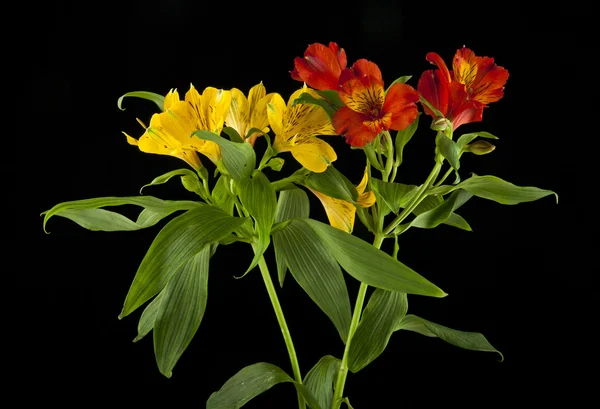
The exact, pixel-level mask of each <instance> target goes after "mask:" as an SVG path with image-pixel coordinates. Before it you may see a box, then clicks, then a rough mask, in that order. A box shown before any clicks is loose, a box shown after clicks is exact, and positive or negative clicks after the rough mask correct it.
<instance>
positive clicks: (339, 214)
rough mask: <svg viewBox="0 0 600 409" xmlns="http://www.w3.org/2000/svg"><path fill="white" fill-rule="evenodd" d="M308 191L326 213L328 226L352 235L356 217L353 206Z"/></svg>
mask: <svg viewBox="0 0 600 409" xmlns="http://www.w3.org/2000/svg"><path fill="white" fill-rule="evenodd" d="M309 189H310V188H309ZM310 191H311V192H313V193H314V194H315V195H316V196H317V197H318V198H319V200H320V201H321V203H322V204H323V207H324V208H325V213H327V218H328V219H329V224H331V225H332V226H333V227H336V228H338V229H340V230H343V231H345V232H348V233H352V229H353V228H354V218H355V215H356V208H355V207H354V205H353V204H352V203H350V202H346V201H345V200H341V199H335V198H333V197H329V196H327V195H325V194H323V193H321V192H318V191H316V190H313V189H310Z"/></svg>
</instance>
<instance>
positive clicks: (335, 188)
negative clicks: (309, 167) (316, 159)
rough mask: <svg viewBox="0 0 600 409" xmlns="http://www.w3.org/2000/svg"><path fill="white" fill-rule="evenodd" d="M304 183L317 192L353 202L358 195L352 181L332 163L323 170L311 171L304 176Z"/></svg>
mask: <svg viewBox="0 0 600 409" xmlns="http://www.w3.org/2000/svg"><path fill="white" fill-rule="evenodd" d="M305 184H306V186H307V187H309V188H311V189H314V190H316V191H317V192H321V193H324V194H326V195H327V196H329V197H333V198H336V199H341V200H345V201H347V202H350V203H353V202H354V201H355V200H356V198H357V197H358V192H357V191H356V188H355V187H354V186H353V185H352V182H350V181H349V180H348V178H347V177H346V176H344V175H343V174H342V173H341V172H340V171H339V170H337V169H336V168H335V167H333V165H329V166H328V167H327V169H326V170H325V172H321V173H314V172H311V173H310V174H309V175H308V177H307V178H306V180H305Z"/></svg>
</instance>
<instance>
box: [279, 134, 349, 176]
mask: <svg viewBox="0 0 600 409" xmlns="http://www.w3.org/2000/svg"><path fill="white" fill-rule="evenodd" d="M289 150H290V151H291V152H292V155H293V156H294V158H295V159H296V160H297V161H298V162H299V163H300V164H301V165H302V166H304V167H305V168H306V169H308V170H310V171H312V172H316V173H321V172H325V170H326V169H327V166H329V164H330V163H331V162H333V161H335V160H336V159H337V155H336V153H335V151H334V150H333V148H332V147H331V146H330V145H329V144H328V143H327V142H325V141H322V140H321V139H318V138H305V139H303V140H300V141H298V142H293V141H292V144H291V145H289Z"/></svg>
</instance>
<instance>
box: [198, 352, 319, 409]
mask: <svg viewBox="0 0 600 409" xmlns="http://www.w3.org/2000/svg"><path fill="white" fill-rule="evenodd" d="M281 382H292V383H293V384H294V386H295V387H296V390H297V391H298V392H299V393H300V394H301V395H302V397H303V398H304V399H305V401H306V403H308V405H309V407H310V408H311V409H321V406H319V403H318V402H317V400H316V399H315V398H314V397H313V396H312V394H311V393H310V392H309V391H308V389H307V388H306V387H305V386H304V385H302V384H299V383H298V382H296V381H294V380H293V379H292V378H290V376H289V375H288V374H286V373H285V372H284V371H283V370H282V369H281V368H279V367H278V366H275V365H273V364H269V363H266V362H259V363H256V364H252V365H249V366H247V367H245V368H243V369H242V370H240V371H239V372H238V373H236V374H235V375H233V376H232V377H231V378H229V380H228V381H227V382H225V384H224V385H223V386H222V387H221V389H220V390H219V391H217V392H214V393H213V394H211V395H210V397H209V398H208V401H207V402H206V409H239V408H241V407H242V406H244V405H245V404H246V403H248V402H249V401H250V400H251V399H253V398H255V397H256V396H258V395H260V394H261V393H263V392H265V391H267V390H269V389H271V388H272V387H273V386H275V385H277V384H278V383H281ZM322 409H329V408H322Z"/></svg>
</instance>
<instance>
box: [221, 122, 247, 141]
mask: <svg viewBox="0 0 600 409" xmlns="http://www.w3.org/2000/svg"><path fill="white" fill-rule="evenodd" d="M223 132H225V135H227V136H229V139H230V140H231V142H236V143H241V142H244V140H243V139H242V137H241V136H240V134H239V133H238V131H236V130H235V129H234V128H232V127H230V126H226V127H224V128H223Z"/></svg>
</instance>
